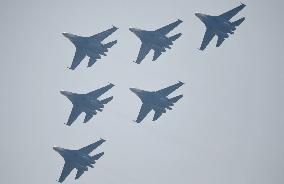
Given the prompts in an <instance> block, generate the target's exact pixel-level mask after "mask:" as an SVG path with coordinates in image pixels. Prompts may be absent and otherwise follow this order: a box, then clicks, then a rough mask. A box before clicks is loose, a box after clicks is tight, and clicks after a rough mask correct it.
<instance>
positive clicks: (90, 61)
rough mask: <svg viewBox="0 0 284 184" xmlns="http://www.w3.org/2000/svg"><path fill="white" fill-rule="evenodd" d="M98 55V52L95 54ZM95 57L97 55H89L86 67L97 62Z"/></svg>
mask: <svg viewBox="0 0 284 184" xmlns="http://www.w3.org/2000/svg"><path fill="white" fill-rule="evenodd" d="M97 55H98V56H99V54H97ZM97 58H98V57H90V59H89V62H88V67H91V66H93V64H95V62H97Z"/></svg>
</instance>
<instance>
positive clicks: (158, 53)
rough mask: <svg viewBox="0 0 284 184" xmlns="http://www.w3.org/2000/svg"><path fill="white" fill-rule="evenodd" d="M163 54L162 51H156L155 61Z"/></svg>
mask: <svg viewBox="0 0 284 184" xmlns="http://www.w3.org/2000/svg"><path fill="white" fill-rule="evenodd" d="M161 54H162V52H161V51H155V52H154V56H153V61H156V60H157V59H158V57H160V55H161Z"/></svg>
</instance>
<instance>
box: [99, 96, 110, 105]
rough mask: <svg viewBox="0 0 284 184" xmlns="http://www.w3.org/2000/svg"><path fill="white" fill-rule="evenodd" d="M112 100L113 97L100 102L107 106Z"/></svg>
mask: <svg viewBox="0 0 284 184" xmlns="http://www.w3.org/2000/svg"><path fill="white" fill-rule="evenodd" d="M112 99H113V96H111V97H109V98H105V99H103V100H101V102H102V103H103V104H107V103H109V102H110V101H111V100H112Z"/></svg>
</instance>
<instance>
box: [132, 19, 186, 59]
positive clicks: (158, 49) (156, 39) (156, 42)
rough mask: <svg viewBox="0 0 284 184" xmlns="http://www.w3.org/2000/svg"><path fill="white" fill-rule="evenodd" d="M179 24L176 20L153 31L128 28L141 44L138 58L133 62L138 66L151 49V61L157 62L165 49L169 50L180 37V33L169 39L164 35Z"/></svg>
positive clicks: (179, 21)
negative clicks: (152, 53) (152, 55)
mask: <svg viewBox="0 0 284 184" xmlns="http://www.w3.org/2000/svg"><path fill="white" fill-rule="evenodd" d="M180 23H182V21H181V20H179V19H178V20H177V21H175V22H173V23H171V24H169V25H167V26H164V27H162V28H160V29H157V30H155V31H146V30H141V29H137V28H129V30H130V31H131V32H133V33H134V34H135V35H136V36H137V37H138V38H139V39H140V40H141V42H142V45H141V47H140V51H139V54H138V57H137V59H136V61H134V62H135V63H137V64H140V63H141V62H142V60H143V59H144V58H145V56H146V55H147V54H148V53H149V52H150V50H151V49H153V50H154V57H153V61H155V60H157V59H158V57H159V56H160V55H161V54H162V53H163V52H165V51H166V48H168V49H171V47H170V46H171V45H173V41H175V40H176V39H178V38H179V37H180V36H181V33H178V34H176V35H174V36H171V37H168V36H166V35H167V34H168V33H169V32H170V31H172V30H173V29H174V28H175V27H177V26H178V25H179V24H180Z"/></svg>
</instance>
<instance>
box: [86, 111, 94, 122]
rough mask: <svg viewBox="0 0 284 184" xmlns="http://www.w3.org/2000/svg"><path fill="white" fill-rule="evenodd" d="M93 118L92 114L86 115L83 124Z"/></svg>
mask: <svg viewBox="0 0 284 184" xmlns="http://www.w3.org/2000/svg"><path fill="white" fill-rule="evenodd" d="M93 116H94V115H93V114H90V113H88V114H86V116H85V119H84V122H83V123H87V122H88V121H89V120H90V119H92V117H93Z"/></svg>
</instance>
